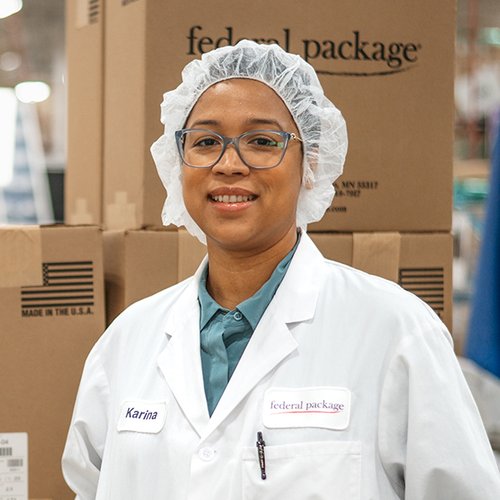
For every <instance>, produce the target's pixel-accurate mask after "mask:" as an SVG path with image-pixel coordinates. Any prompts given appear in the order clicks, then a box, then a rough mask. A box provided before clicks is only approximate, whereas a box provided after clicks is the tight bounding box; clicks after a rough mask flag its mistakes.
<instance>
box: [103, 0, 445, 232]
mask: <svg viewBox="0 0 500 500" xmlns="http://www.w3.org/2000/svg"><path fill="white" fill-rule="evenodd" d="M263 12H265V15H262V13H263ZM454 14H455V13H454V2H453V1H452V0H444V1H442V2H440V3H439V6H438V7H437V6H436V2H434V1H433V0H422V1H420V2H414V1H411V0H402V1H400V2H396V3H395V2H389V1H388V0H376V1H373V2H369V3H367V2H361V1H360V0H357V1H353V2H348V3H345V2H344V3H343V2H324V1H320V0H311V1H309V2H305V3H302V4H300V3H297V4H293V8H291V6H290V2H285V1H283V0H276V1H274V2H271V3H270V2H268V1H264V0H255V1H253V2H247V3H242V4H239V5H238V8H237V9H232V8H228V5H227V2H224V1H222V0H210V1H206V2H202V3H200V2H195V1H194V0H183V1H182V2H180V1H179V2H178V1H169V2H155V1H152V0H134V1H130V2H120V1H118V0H115V1H110V2H107V3H106V43H105V45H106V55H105V59H106V99H105V105H106V110H105V122H106V123H105V141H106V147H105V168H106V173H105V195H104V198H105V211H106V214H108V215H106V216H105V218H106V220H105V222H106V224H107V226H108V227H114V228H117V227H118V226H124V225H125V227H141V226H143V225H151V224H153V225H155V224H159V220H160V212H161V207H162V204H163V201H164V192H163V189H162V186H161V183H160V181H159V179H158V178H157V175H156V171H155V167H154V164H153V161H152V159H151V157H150V154H149V147H150V145H151V143H152V142H153V141H154V140H155V139H156V138H157V137H158V136H159V135H160V134H161V132H162V126H161V124H160V122H159V104H160V102H161V100H162V94H163V92H165V91H167V90H171V89H173V88H175V87H176V86H177V85H178V84H179V82H180V70H181V68H182V67H183V66H184V65H185V64H186V63H187V62H188V61H189V60H191V59H193V58H195V57H199V55H200V54H201V53H202V52H206V51H209V50H211V49H213V48H214V47H215V46H220V45H227V44H229V43H236V42H237V41H238V40H239V39H240V38H245V37H246V38H254V39H258V40H259V41H265V42H273V41H274V42H277V43H279V44H280V45H282V46H283V47H285V48H286V49H288V50H289V51H291V52H294V53H298V54H301V55H302V56H304V57H306V58H307V59H308V60H309V62H310V63H311V64H312V65H313V66H314V67H315V69H316V70H317V72H318V74H319V77H320V80H321V82H322V84H323V86H324V88H325V91H326V94H327V95H328V96H329V97H330V98H331V99H332V100H333V101H334V102H335V103H336V104H337V105H338V107H339V108H340V109H341V110H342V112H343V114H344V115H345V117H346V120H347V123H348V130H349V137H350V139H349V140H350V147H349V154H348V158H347V163H346V167H345V174H344V175H343V177H342V178H341V179H340V180H339V181H338V182H337V192H338V194H337V198H336V200H335V201H334V204H333V206H332V208H331V210H330V211H329V212H328V213H327V215H326V217H325V218H324V219H323V221H322V222H321V223H319V224H317V225H314V226H311V228H310V229H311V230H322V231H326V230H343V231H364V230H371V231H374V230H375V231H449V230H450V227H451V194H452V184H451V171H452V124H453V60H454V57H453V51H454V32H455V28H454ZM120 206H121V207H124V209H123V210H119V209H118V208H117V207H120ZM124 213H126V217H124V216H123V214H124ZM115 215H119V217H118V218H115V217H114V216H115Z"/></svg>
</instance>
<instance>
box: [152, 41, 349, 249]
mask: <svg viewBox="0 0 500 500" xmlns="http://www.w3.org/2000/svg"><path fill="white" fill-rule="evenodd" d="M231 78H248V79H252V80H257V81H259V82H262V83H265V84H266V85H268V86H269V87H271V88H272V89H273V90H274V91H275V92H276V93H277V94H278V95H279V96H280V97H281V99H282V100H283V102H284V103H285V105H286V106H287V107H288V109H289V111H290V113H291V115H292V117H293V119H294V120H295V123H296V125H297V128H298V130H299V133H300V136H301V138H302V141H303V150H304V158H303V179H302V187H301V190H300V194H299V200H298V206H297V226H298V227H302V228H305V227H306V226H307V224H309V223H311V222H316V221H318V220H320V219H321V217H323V214H324V213H325V211H326V209H327V208H328V207H329V206H330V204H331V202H332V199H333V196H334V194H335V191H334V188H333V182H334V181H335V179H336V178H337V177H338V176H339V175H340V174H341V173H342V168H343V164H344V159H345V155H346V152H347V132H346V126H345V121H344V118H343V117H342V115H341V113H340V111H339V110H338V109H337V108H336V107H335V106H334V105H333V104H332V102H331V101H329V100H328V99H327V98H326V97H325V95H324V92H323V89H322V87H321V84H320V83H319V80H318V77H317V75H316V72H315V71H314V68H313V67H312V66H311V65H310V64H308V63H307V62H305V61H304V60H303V59H302V58H301V57H300V56H298V55H294V54H289V53H288V52H285V51H284V50H283V49H282V48H281V47H279V46H278V45H260V44H257V43H255V42H252V41H249V40H242V41H240V42H239V43H238V44H237V45H235V46H227V47H221V48H219V49H215V50H212V51H211V52H208V53H206V54H203V56H202V57H201V60H195V61H191V62H190V63H189V64H187V65H186V67H185V68H184V70H183V72H182V83H181V84H180V85H179V86H178V87H177V88H176V89H175V90H172V91H170V92H167V93H165V94H164V96H163V102H162V104H161V122H162V123H163V124H164V125H165V130H164V134H163V135H162V136H161V137H160V138H159V139H158V140H157V141H156V142H155V143H154V144H153V145H152V147H151V153H152V155H153V158H154V161H155V163H156V167H157V169H158V173H159V175H160V178H161V180H162V182H163V185H164V186H165V189H166V190H167V200H166V202H165V205H164V207H163V212H162V220H163V223H164V224H165V225H168V224H174V225H176V226H185V227H186V229H187V230H188V231H189V232H190V233H191V234H193V235H194V236H196V237H198V239H199V240H200V241H202V242H203V243H206V238H205V234H204V233H203V231H202V230H201V229H200V228H199V226H198V225H197V224H196V223H195V222H194V220H193V219H192V218H191V216H190V215H189V213H188V212H187V210H186V207H185V205H184V199H183V195H182V161H181V158H180V156H179V153H178V151H177V147H176V144H175V137H174V133H175V131H176V130H179V129H181V128H183V127H184V124H185V123H186V120H187V118H188V116H189V113H190V112H191V110H192V109H193V106H194V105H195V104H196V101H197V100H198V99H199V97H200V96H201V94H202V93H203V92H204V91H205V90H207V88H208V87H210V86H211V85H213V84H215V83H217V82H220V81H222V80H228V79H231Z"/></svg>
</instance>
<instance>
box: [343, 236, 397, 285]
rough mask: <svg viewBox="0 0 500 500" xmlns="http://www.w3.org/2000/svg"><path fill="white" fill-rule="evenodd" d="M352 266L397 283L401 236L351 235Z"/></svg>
mask: <svg viewBox="0 0 500 500" xmlns="http://www.w3.org/2000/svg"><path fill="white" fill-rule="evenodd" d="M352 238H353V248H352V266H353V267H355V268H357V269H361V270H362V271H366V272H367V273H370V274H375V275H376V276H380V277H382V278H386V279H389V280H391V281H395V282H396V283H397V282H398V278H399V276H398V274H399V255H400V250H401V235H400V234H399V233H353V236H352Z"/></svg>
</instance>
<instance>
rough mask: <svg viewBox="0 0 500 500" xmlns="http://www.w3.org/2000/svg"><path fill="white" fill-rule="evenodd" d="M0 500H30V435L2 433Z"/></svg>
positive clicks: (0, 448)
mask: <svg viewBox="0 0 500 500" xmlns="http://www.w3.org/2000/svg"><path fill="white" fill-rule="evenodd" d="M0 500H28V434H27V433H26V432H4V433H0Z"/></svg>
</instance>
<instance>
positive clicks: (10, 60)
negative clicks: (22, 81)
mask: <svg viewBox="0 0 500 500" xmlns="http://www.w3.org/2000/svg"><path fill="white" fill-rule="evenodd" d="M19 66H21V56H20V55H19V54H17V53H16V52H4V53H3V54H2V55H1V56H0V69H1V70H3V71H14V70H16V69H17V68H19Z"/></svg>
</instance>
